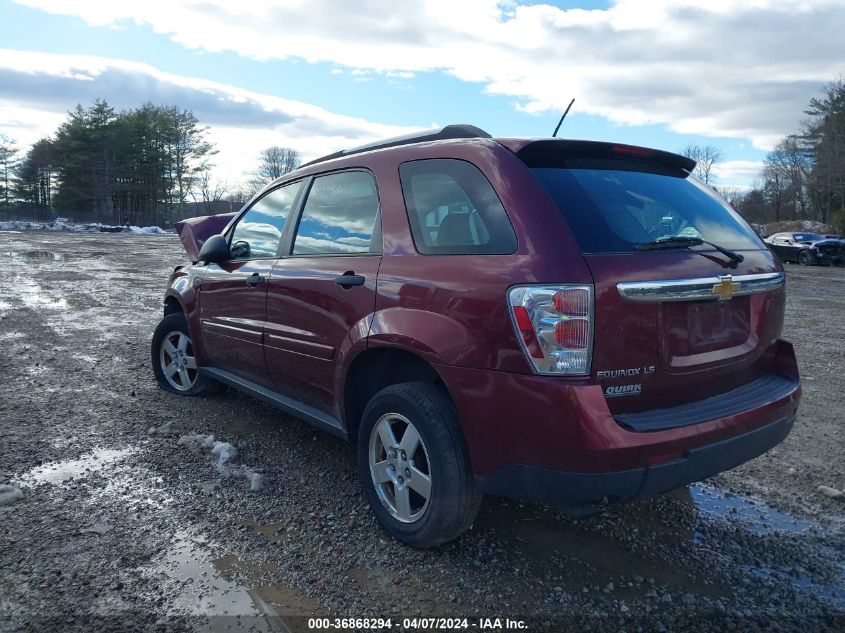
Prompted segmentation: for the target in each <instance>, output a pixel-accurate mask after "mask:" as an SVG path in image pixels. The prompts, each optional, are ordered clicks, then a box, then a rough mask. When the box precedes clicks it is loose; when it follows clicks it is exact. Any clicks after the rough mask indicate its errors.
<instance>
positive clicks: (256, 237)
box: [229, 180, 302, 259]
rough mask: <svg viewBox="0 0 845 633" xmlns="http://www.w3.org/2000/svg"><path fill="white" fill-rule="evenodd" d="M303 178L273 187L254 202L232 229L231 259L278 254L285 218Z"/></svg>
mask: <svg viewBox="0 0 845 633" xmlns="http://www.w3.org/2000/svg"><path fill="white" fill-rule="evenodd" d="M301 186H302V181H301V180H300V181H298V182H294V183H291V184H289V185H285V186H284V187H279V188H278V189H274V190H273V191H271V192H270V193H268V194H267V195H265V196H263V197H262V198H260V199H259V200H257V201H256V202H255V204H253V205H252V207H251V208H250V209H249V211H247V212H246V213H245V214H244V215H243V216H242V217H241V219H240V220H238V223H237V224H236V225H235V229H234V231H232V240H231V242H229V248H230V250H231V252H232V259H254V258H259V257H275V256H276V250H277V249H278V248H279V240H280V239H281V237H282V229H284V227H285V220H287V217H288V215H290V210H291V207H292V206H293V203H294V200H296V194H297V193H299V188H300V187H301Z"/></svg>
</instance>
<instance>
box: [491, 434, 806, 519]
mask: <svg viewBox="0 0 845 633" xmlns="http://www.w3.org/2000/svg"><path fill="white" fill-rule="evenodd" d="M794 421H795V418H794V417H792V418H784V419H782V420H778V421H776V422H772V423H770V424H767V425H765V426H763V427H760V428H758V429H755V430H753V431H749V432H747V433H743V434H741V435H737V436H734V437H731V438H729V439H726V440H722V441H721V442H715V443H713V444H708V445H705V446H699V447H698V448H694V449H690V450H689V451H687V452H686V454H685V455H684V457H682V458H681V459H676V460H673V461H671V462H665V463H662V464H657V465H654V466H649V467H645V468H632V469H630V470H624V471H618V472H609V473H573V472H563V471H557V470H547V469H544V468H536V467H533V466H526V465H525V464H509V465H507V466H505V467H504V468H501V469H499V470H497V471H496V472H495V473H493V474H492V475H490V476H488V477H478V479H477V481H478V484H479V487H480V488H481V490H482V491H483V492H485V493H487V494H492V495H497V496H503V497H512V498H516V499H527V500H529V501H535V502H538V503H549V504H552V505H555V506H558V507H560V508H562V509H564V510H569V511H572V510H580V512H579V514H583V513H584V512H585V511H586V512H589V511H590V510H591V509H592V508H593V507H595V506H596V505H597V504H598V503H600V502H602V501H607V502H611V503H613V502H619V501H630V500H631V499H636V498H640V497H652V496H655V495H658V494H661V493H663V492H668V491H670V490H674V489H675V488H679V487H681V486H685V485H687V484H690V483H693V482H695V481H701V480H702V479H706V478H707V477H711V476H713V475H715V474H717V473H720V472H723V471H725V470H729V469H731V468H734V467H735V466H738V465H740V464H743V463H745V462H747V461H748V460H750V459H754V458H755V457H757V456H758V455H762V454H763V453H765V452H766V451H767V450H769V449H770V448H772V447H773V446H776V445H777V444H780V442H782V441H783V440H784V438H785V437H786V436H787V435H789V432H790V431H791V430H792V425H793V423H794Z"/></svg>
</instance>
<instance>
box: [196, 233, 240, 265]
mask: <svg viewBox="0 0 845 633" xmlns="http://www.w3.org/2000/svg"><path fill="white" fill-rule="evenodd" d="M230 259H232V256H231V255H230V254H229V242H228V241H227V240H226V238H225V237H224V236H222V235H212V236H211V237H209V238H208V239H207V240H206V241H205V242H204V243H203V245H202V248H201V249H200V252H199V254H198V255H197V260H198V261H203V262H208V263H210V264H220V263H222V262H227V261H229V260H230Z"/></svg>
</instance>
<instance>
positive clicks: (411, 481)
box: [369, 413, 431, 523]
mask: <svg viewBox="0 0 845 633" xmlns="http://www.w3.org/2000/svg"><path fill="white" fill-rule="evenodd" d="M369 455H370V476H371V477H372V479H373V486H374V487H375V490H376V494H377V495H378V498H379V501H381V503H382V504H383V505H384V507H385V508H386V509H387V511H388V512H389V513H390V515H391V516H392V517H393V518H395V519H396V520H398V521H401V522H402V523H414V522H415V521H419V520H420V518H422V516H423V515H424V514H425V511H426V510H427V509H428V503H429V499H430V498H431V466H430V462H429V459H428V451H427V450H426V447H425V444H424V443H423V441H422V438H421V437H420V434H419V431H417V429H416V428H415V427H414V425H413V424H411V422H410V421H409V420H408V418H406V417H405V416H404V415H401V414H399V413H386V414H384V415H383V416H381V418H379V420H378V422H376V424H375V426H373V430H372V432H371V433H370V451H369Z"/></svg>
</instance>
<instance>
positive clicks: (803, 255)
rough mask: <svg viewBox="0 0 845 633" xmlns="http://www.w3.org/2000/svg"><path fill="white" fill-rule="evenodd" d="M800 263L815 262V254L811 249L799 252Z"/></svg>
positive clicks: (808, 263) (806, 264)
mask: <svg viewBox="0 0 845 633" xmlns="http://www.w3.org/2000/svg"><path fill="white" fill-rule="evenodd" d="M798 263H799V264H801V265H802V266H810V265H811V264H812V263H813V256H812V255H811V254H810V251H801V252H800V253H798Z"/></svg>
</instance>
